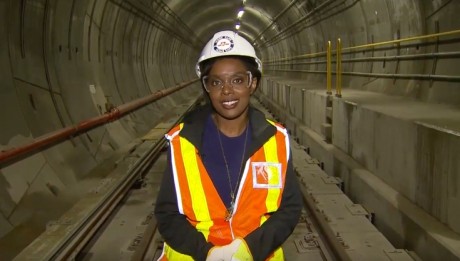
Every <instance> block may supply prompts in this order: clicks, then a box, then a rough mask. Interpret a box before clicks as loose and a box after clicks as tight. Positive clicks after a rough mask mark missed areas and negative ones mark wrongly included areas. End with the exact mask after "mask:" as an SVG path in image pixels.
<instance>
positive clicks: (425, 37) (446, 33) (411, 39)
mask: <svg viewBox="0 0 460 261" xmlns="http://www.w3.org/2000/svg"><path fill="white" fill-rule="evenodd" d="M454 34H460V30H453V31H449V32H442V33H436V34H427V35H420V36H414V37H408V38H403V39H398V40H391V41H385V42H378V43H371V44H364V45H357V46H351V47H347V48H344V49H343V50H342V51H351V50H355V49H362V48H372V47H376V46H381V45H388V44H395V43H402V42H410V41H416V40H423V39H428V38H436V37H440V36H448V35H454ZM335 51H337V50H335ZM326 54H327V52H317V53H309V54H302V55H298V56H291V57H286V58H281V59H273V60H267V61H264V62H282V61H289V60H294V59H300V58H311V57H317V56H324V55H326Z"/></svg>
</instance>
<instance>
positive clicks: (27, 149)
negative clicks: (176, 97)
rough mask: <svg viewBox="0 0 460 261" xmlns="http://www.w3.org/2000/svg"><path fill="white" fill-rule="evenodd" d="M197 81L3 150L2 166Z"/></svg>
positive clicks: (1, 153)
mask: <svg viewBox="0 0 460 261" xmlns="http://www.w3.org/2000/svg"><path fill="white" fill-rule="evenodd" d="M196 81H198V79H196V80H192V81H189V82H184V83H181V84H179V85H176V86H175V87H171V88H167V89H164V90H160V91H157V92H155V93H153V94H151V95H149V96H146V97H143V98H139V99H136V100H133V101H131V102H127V103H125V104H122V105H120V106H118V107H115V108H113V109H112V110H110V112H107V113H105V114H103V115H100V116H97V117H93V118H90V119H87V120H84V121H81V122H80V123H78V124H76V125H74V126H71V127H67V128H62V129H59V130H56V131H53V132H50V133H47V134H45V135H42V136H40V137H38V138H36V139H34V140H33V141H32V142H31V143H29V144H26V145H23V146H20V147H17V148H12V149H9V150H6V151H2V152H0V168H1V167H4V166H6V165H7V163H8V164H10V163H13V160H18V159H21V158H25V157H27V156H30V155H31V154H33V153H35V152H37V151H38V150H39V149H44V148H47V147H50V146H52V145H54V144H56V143H57V142H60V141H62V140H64V139H67V138H70V137H75V136H77V135H78V134H81V133H84V132H87V131H89V130H91V129H93V128H95V127H98V126H101V125H104V124H106V123H109V122H112V121H114V120H117V119H119V118H121V117H122V116H124V115H126V114H128V113H130V112H133V111H135V110H137V109H139V108H141V107H144V106H146V105H148V104H150V103H152V102H154V101H156V100H158V99H160V98H162V97H164V96H167V95H169V94H172V93H174V92H176V91H178V90H180V89H183V88H185V87H187V86H189V85H191V84H192V83H194V82H196Z"/></svg>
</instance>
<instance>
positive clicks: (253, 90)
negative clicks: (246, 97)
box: [250, 78, 259, 94]
mask: <svg viewBox="0 0 460 261" xmlns="http://www.w3.org/2000/svg"><path fill="white" fill-rule="evenodd" d="M258 81H259V79H258V78H254V79H252V83H251V87H250V88H251V94H253V93H254V92H255V91H256V89H257V83H258Z"/></svg>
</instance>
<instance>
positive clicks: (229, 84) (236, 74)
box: [208, 58, 257, 120]
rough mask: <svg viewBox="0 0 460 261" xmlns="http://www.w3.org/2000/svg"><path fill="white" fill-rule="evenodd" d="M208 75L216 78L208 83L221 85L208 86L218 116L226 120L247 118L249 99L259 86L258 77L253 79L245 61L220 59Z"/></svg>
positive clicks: (210, 77)
mask: <svg viewBox="0 0 460 261" xmlns="http://www.w3.org/2000/svg"><path fill="white" fill-rule="evenodd" d="M208 77H209V79H215V80H213V81H211V82H209V81H208V82H209V83H208V84H212V85H215V86H217V85H220V86H221V88H220V87H214V88H208V93H209V98H210V100H211V103H212V105H213V107H214V109H215V111H216V112H217V114H218V115H217V116H218V117H221V118H224V119H226V120H235V119H245V118H246V116H247V110H248V106H249V99H250V97H251V95H252V93H253V92H254V91H255V89H256V87H257V79H252V81H251V77H250V75H248V73H247V68H246V66H245V65H244V63H243V62H242V61H240V60H239V59H237V58H221V59H218V60H217V61H215V63H214V64H213V66H212V69H211V71H210V72H209V74H208ZM245 83H246V84H245ZM243 84H245V85H244V87H242V85H243ZM248 85H249V86H248Z"/></svg>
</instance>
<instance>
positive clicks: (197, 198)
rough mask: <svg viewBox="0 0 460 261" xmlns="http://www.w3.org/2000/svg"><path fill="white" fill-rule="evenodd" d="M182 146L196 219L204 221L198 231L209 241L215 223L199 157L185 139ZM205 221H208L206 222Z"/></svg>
mask: <svg viewBox="0 0 460 261" xmlns="http://www.w3.org/2000/svg"><path fill="white" fill-rule="evenodd" d="M180 144H181V149H182V159H183V161H184V167H185V170H186V171H187V174H186V177H187V183H188V187H189V190H190V195H191V197H192V207H193V211H194V213H195V217H196V219H197V220H201V221H203V222H199V223H198V224H197V225H196V229H197V230H198V231H200V232H201V233H203V235H204V237H205V238H206V239H208V235H209V228H210V227H211V226H212V225H213V222H212V221H211V215H210V214H209V209H208V202H207V200H206V195H205V192H204V188H203V184H202V183H201V176H200V171H199V168H198V162H197V159H196V157H197V156H196V151H195V147H194V146H193V145H192V144H191V143H190V142H189V141H188V140H186V139H184V138H180ZM204 220H207V221H206V222H204Z"/></svg>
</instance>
